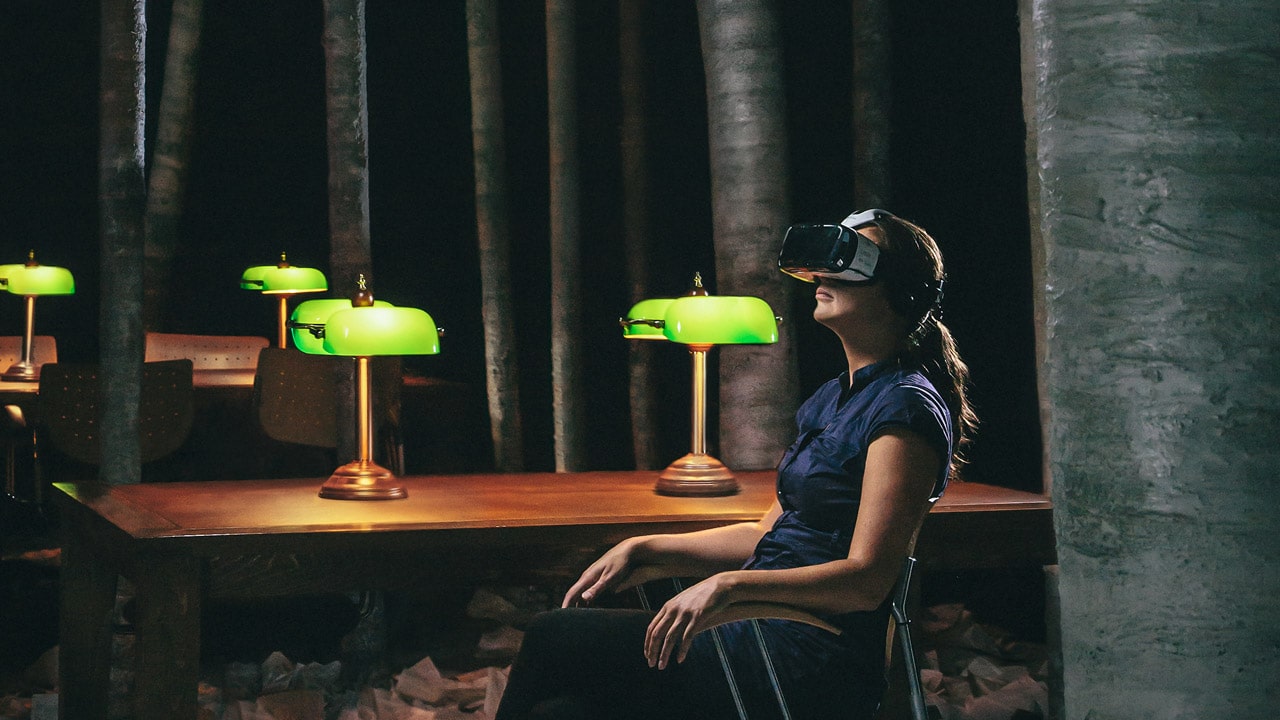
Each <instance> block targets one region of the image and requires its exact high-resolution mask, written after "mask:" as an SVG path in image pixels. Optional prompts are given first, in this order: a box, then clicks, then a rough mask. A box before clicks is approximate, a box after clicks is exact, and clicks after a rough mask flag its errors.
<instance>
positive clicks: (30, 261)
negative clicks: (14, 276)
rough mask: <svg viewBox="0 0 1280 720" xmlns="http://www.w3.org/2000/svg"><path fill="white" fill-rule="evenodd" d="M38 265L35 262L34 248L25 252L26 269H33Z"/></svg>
mask: <svg viewBox="0 0 1280 720" xmlns="http://www.w3.org/2000/svg"><path fill="white" fill-rule="evenodd" d="M39 264H40V263H38V262H36V251H35V249H34V248H32V249H31V250H28V251H27V267H35V266H37V265H39Z"/></svg>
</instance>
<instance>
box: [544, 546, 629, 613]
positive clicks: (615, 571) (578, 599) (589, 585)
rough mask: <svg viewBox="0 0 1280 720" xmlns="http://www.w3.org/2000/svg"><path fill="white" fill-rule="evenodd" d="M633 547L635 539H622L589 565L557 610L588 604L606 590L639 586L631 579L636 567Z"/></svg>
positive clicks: (565, 595)
mask: <svg viewBox="0 0 1280 720" xmlns="http://www.w3.org/2000/svg"><path fill="white" fill-rule="evenodd" d="M636 544H637V541H636V539H635V538H631V539H628V540H623V541H622V542H620V543H618V544H617V545H614V546H613V547H612V548H610V549H609V551H608V552H606V553H605V554H604V555H601V556H600V558H599V559H598V560H596V561H595V562H593V563H591V565H590V566H589V567H587V569H586V570H584V571H582V576H581V577H579V578H578V581H577V582H575V583H574V584H573V587H570V588H569V591H568V592H566V593H565V594H564V600H562V601H561V602H560V607H565V608H567V607H572V606H575V605H589V604H591V602H592V601H593V600H595V599H596V598H598V597H600V595H601V594H602V593H604V592H606V591H608V590H613V591H614V592H618V591H620V590H626V589H627V588H629V587H634V586H635V585H637V584H639V583H638V582H635V581H633V580H632V577H631V576H632V574H633V572H634V570H635V567H636V559H635V549H636Z"/></svg>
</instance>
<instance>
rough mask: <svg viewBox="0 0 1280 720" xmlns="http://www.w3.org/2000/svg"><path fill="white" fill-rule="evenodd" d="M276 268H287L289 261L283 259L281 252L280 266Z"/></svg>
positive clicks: (282, 252)
mask: <svg viewBox="0 0 1280 720" xmlns="http://www.w3.org/2000/svg"><path fill="white" fill-rule="evenodd" d="M276 267H289V261H288V260H286V259H285V256H284V251H283V250H281V251H280V264H279V265H276Z"/></svg>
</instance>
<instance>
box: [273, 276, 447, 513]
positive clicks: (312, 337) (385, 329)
mask: <svg viewBox="0 0 1280 720" xmlns="http://www.w3.org/2000/svg"><path fill="white" fill-rule="evenodd" d="M289 326H290V327H291V328H292V329H293V338H294V344H295V345H297V347H298V349H299V350H301V351H302V352H305V353H309V354H313V355H339V356H347V357H354V358H355V359H356V419H357V443H358V445H359V457H358V458H357V459H356V460H353V461H351V462H349V463H347V464H345V465H342V466H341V467H339V468H338V469H337V470H334V471H333V474H332V475H330V476H329V479H328V480H326V481H325V483H324V484H323V485H322V486H321V487H320V497H323V498H331V499H335V500H396V499H400V498H404V497H407V496H408V493H407V492H406V491H405V489H404V486H403V484H401V483H399V482H397V480H396V477H395V475H394V474H393V473H392V472H391V471H390V470H388V469H387V468H385V467H382V466H381V465H379V464H377V463H375V462H374V461H373V459H372V456H373V403H372V401H371V398H370V371H369V359H370V358H371V357H373V356H381V355H435V354H437V353H439V352H440V329H439V328H437V327H436V324H435V321H434V320H432V318H431V316H430V315H428V314H427V313H426V312H424V311H422V310H419V309H417V308H407V307H396V306H394V305H392V304H390V303H386V302H382V301H375V300H374V298H373V294H372V293H371V292H369V291H368V289H367V288H366V287H365V279H364V276H363V275H361V276H360V280H359V289H358V290H357V291H356V294H355V295H354V296H353V297H352V299H351V300H344V299H336V300H334V299H323V300H308V301H306V302H304V303H301V304H300V305H298V307H297V309H296V310H294V313H293V317H292V319H291V321H290V322H289Z"/></svg>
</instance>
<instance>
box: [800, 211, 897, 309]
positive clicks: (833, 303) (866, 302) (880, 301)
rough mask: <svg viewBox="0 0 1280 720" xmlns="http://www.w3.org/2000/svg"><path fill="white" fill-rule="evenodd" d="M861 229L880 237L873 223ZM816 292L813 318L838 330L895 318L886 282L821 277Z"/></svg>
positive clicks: (875, 237)
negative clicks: (847, 280)
mask: <svg viewBox="0 0 1280 720" xmlns="http://www.w3.org/2000/svg"><path fill="white" fill-rule="evenodd" d="M859 232H861V233H865V234H866V236H867V237H868V238H871V240H872V241H876V240H878V239H880V238H878V237H877V236H878V235H880V230H879V228H874V227H871V228H866V229H864V230H860V231H859ZM876 244H879V243H876ZM813 296H814V299H815V300H816V301H817V305H815V306H814V308H813V319H814V320H817V321H818V322H820V323H822V324H823V325H826V326H827V327H829V328H831V329H832V330H834V331H835V332H836V333H837V334H840V333H841V332H842V331H844V330H850V331H865V328H866V327H867V323H873V324H874V323H891V322H894V319H895V318H896V316H895V315H894V314H893V310H892V308H891V307H890V306H889V299H888V295H887V294H886V292H885V283H883V282H876V281H871V282H865V283H851V282H842V281H840V280H832V279H830V278H823V277H819V278H818V287H817V289H816V290H814V293H813Z"/></svg>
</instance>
